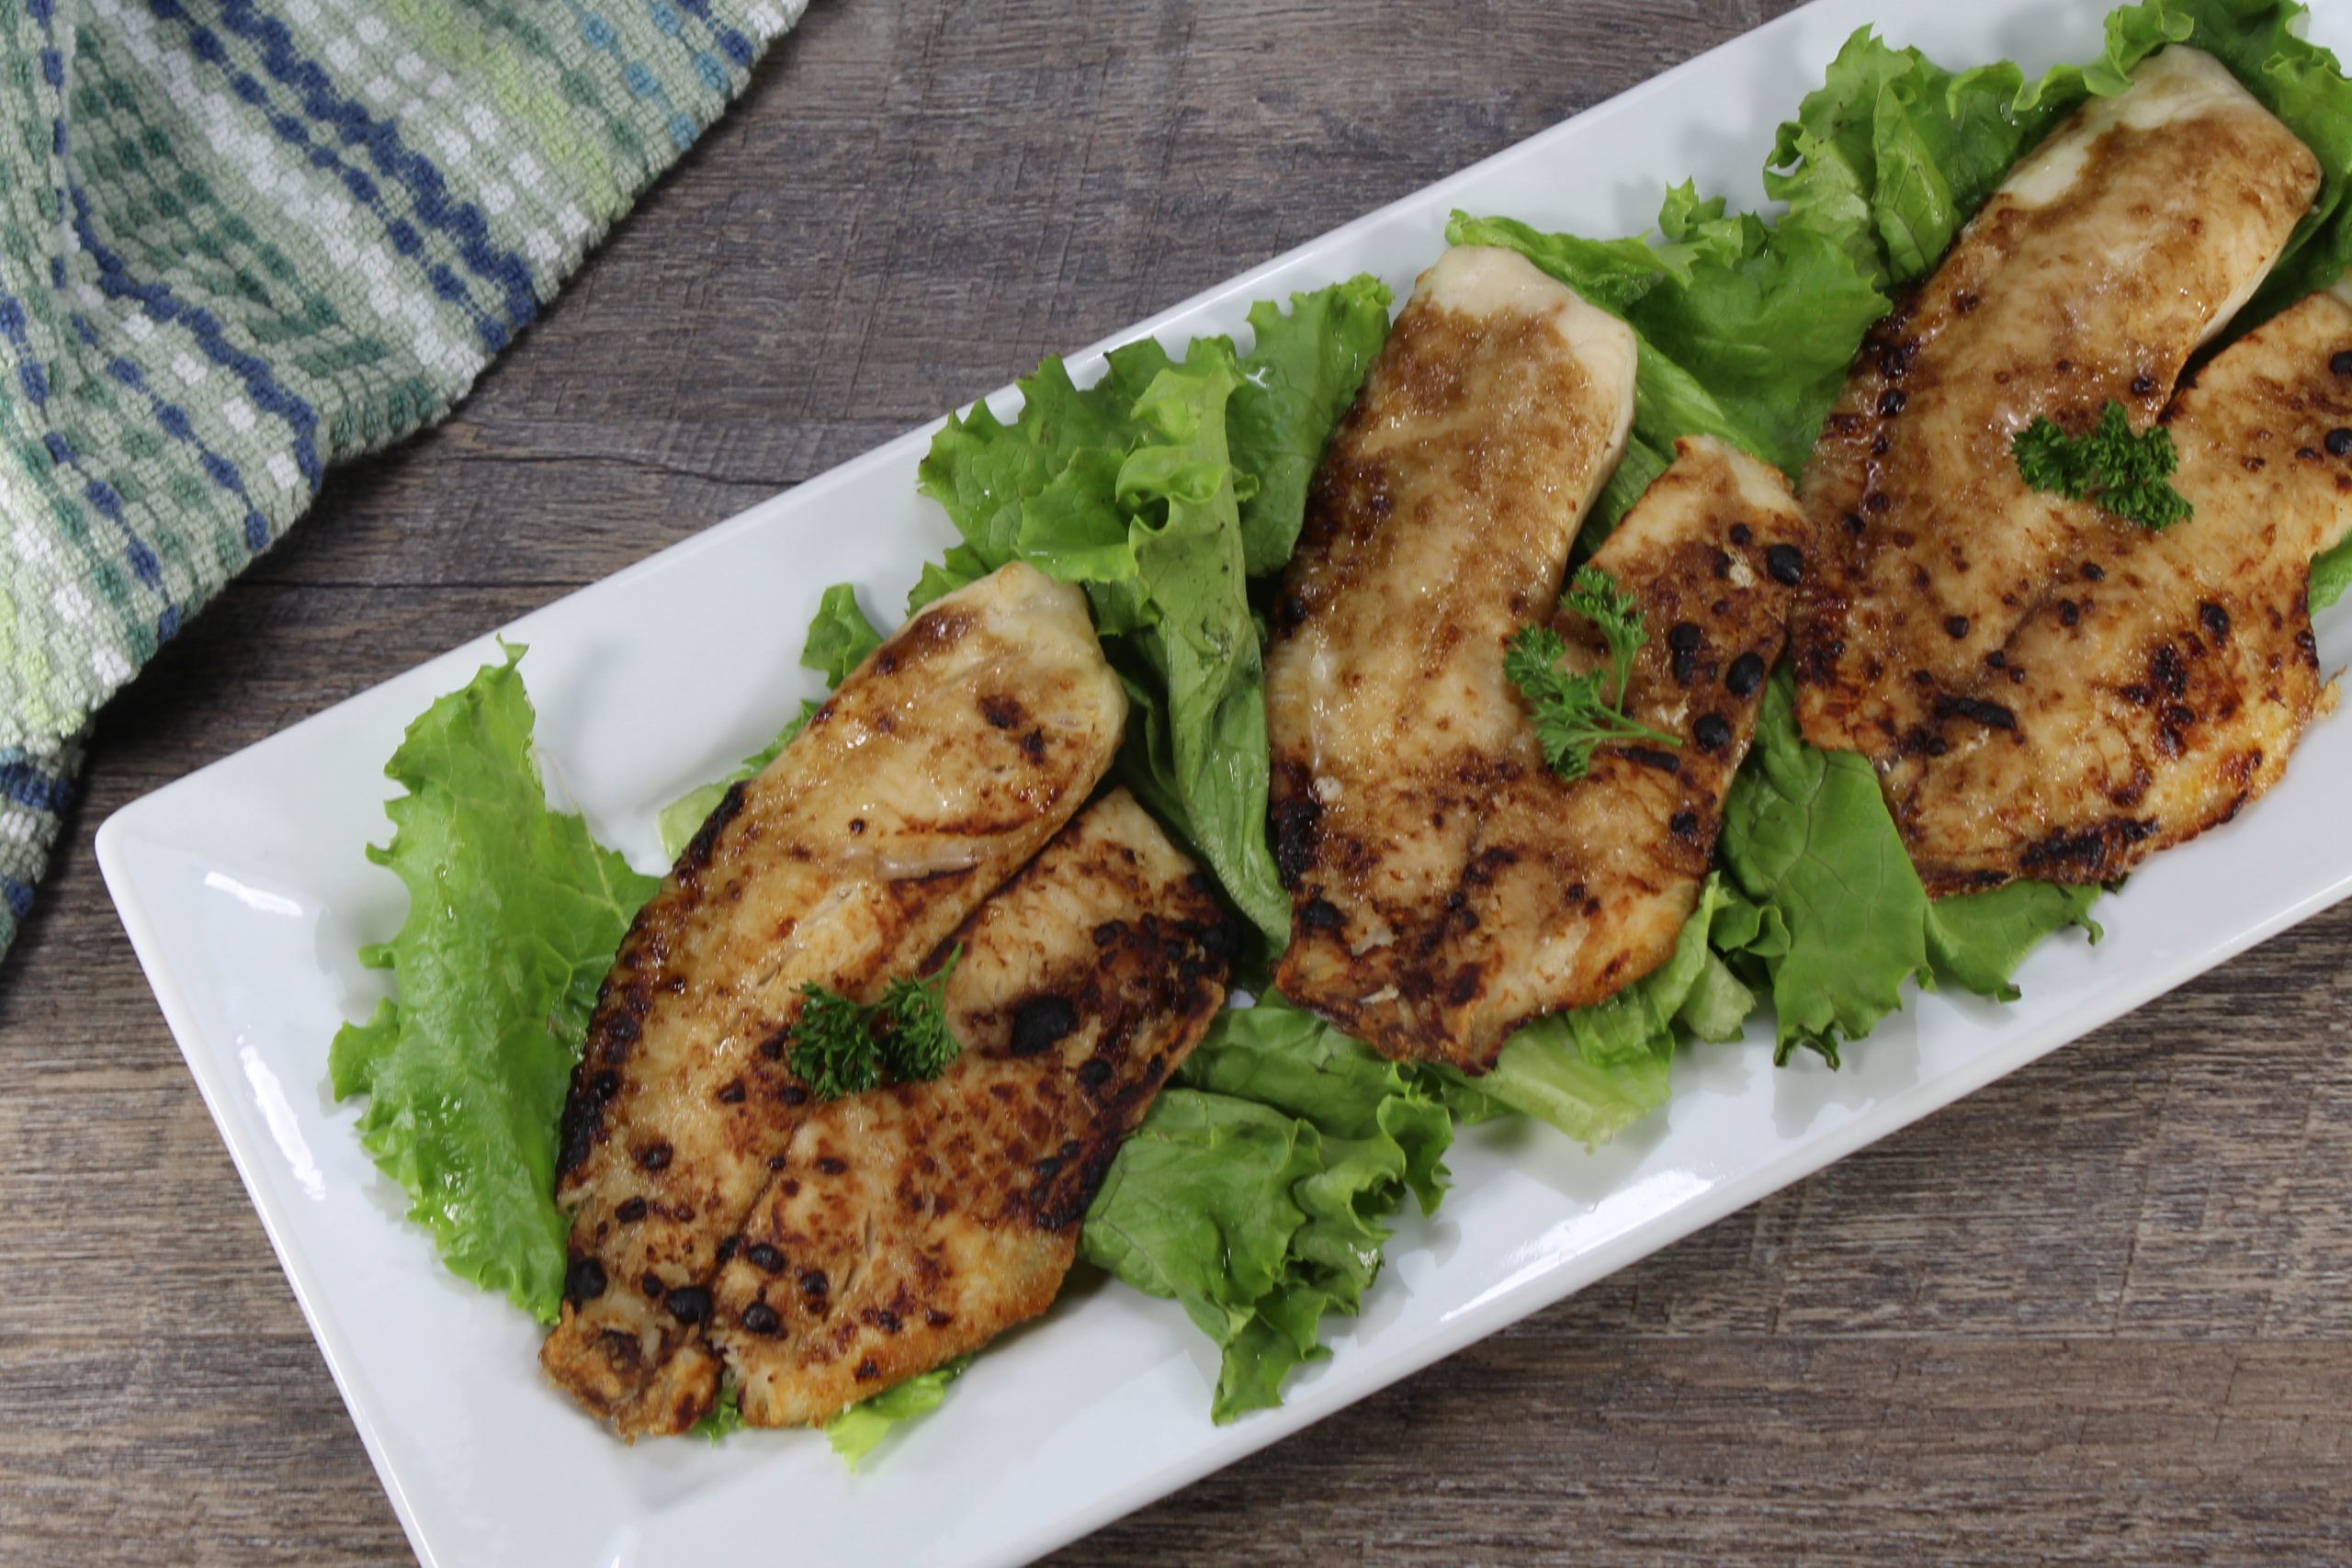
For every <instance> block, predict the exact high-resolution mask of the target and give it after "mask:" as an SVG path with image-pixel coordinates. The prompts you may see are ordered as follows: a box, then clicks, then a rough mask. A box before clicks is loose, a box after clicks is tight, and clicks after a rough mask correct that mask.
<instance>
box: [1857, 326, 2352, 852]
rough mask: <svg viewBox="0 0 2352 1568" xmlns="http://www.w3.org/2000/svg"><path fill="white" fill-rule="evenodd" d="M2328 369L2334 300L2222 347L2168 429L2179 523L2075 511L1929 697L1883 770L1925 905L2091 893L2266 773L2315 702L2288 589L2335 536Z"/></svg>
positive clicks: (2301, 590) (2345, 459)
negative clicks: (1995, 639) (2017, 601)
mask: <svg viewBox="0 0 2352 1568" xmlns="http://www.w3.org/2000/svg"><path fill="white" fill-rule="evenodd" d="M2339 364H2340V365H2343V366H2345V367H2347V369H2352V306H2347V304H2346V301H2345V299H2344V298H2342V297H2341V296H2339V295H2337V294H2320V295H2314V296H2313V297H2312V298H2311V299H2306V300H2304V301H2303V302H2302V303H2301V304H2300V305H2297V306H2295V307H2294V308H2293V309H2292V310H2288V311H2286V312H2284V313H2283V314H2281V315H2279V316H2278V317H2276V318H2275V319H2273V320H2272V321H2269V322H2267V324H2265V325H2264V326H2263V327H2262V328H2260V329H2259V330H2257V331H2256V332H2254V333H2249V334H2248V335H2247V336H2245V338H2242V339H2241V340H2239V341H2238V342H2237V343H2234V344H2231V345H2230V347H2229V348H2228V349H2227V350H2225V351H2224V352H2223V353H2222V354H2221V355H2219V356H2218V357H2217V358H2215V359H2214V360H2213V362H2212V363H2211V365H2209V366H2207V367H2205V369H2204V371H2203V373H2202V375H2201V376H2200V377H2199V379H2198V384H2197V385H2196V387H2195V388H2193V389H2190V390H2188V391H2186V392H2183V393H2182V394H2181V396H2180V399H2179V400H2178V401H2177V403H2176V404H2175V405H2174V407H2173V409H2172V410H2171V412H2170V413H2169V414H2168V416H2167V421H2168V423H2169V424H2170V427H2171V430H2172V434H2173V439H2174V440H2175V442H2176V443H2177V445H2178V446H2179V450H2180V468H2179V471H2178V473H2177V475H2176V476H2175V479H2174V483H2175V484H2176V486H2177V488H2178V489H2179V491H2180V492H2181V493H2182V494H2183V495H2184V496H2186V497H2188V500H2189V502H2191V503H2192V504H2193V505H2194V506H2195V507H2196V513H2195V515H2194V516H2193V517H2192V518H2190V519H2189V520H2188V521H2187V522H2184V523H2181V524H2177V525H2175V526H2174V527H2172V528H2170V529H2168V530H2166V531H2165V532H2164V533H2161V534H2150V533H2148V532H2146V531H2145V530H2143V529H2141V528H2138V527H2135V526H2133V525H2130V524H2128V523H2123V522H2120V521H2117V520H2114V519H2110V518H2107V517H2105V516H2104V515H2103V514H2099V515H2097V516H2091V517H2086V519H2084V521H2083V523H2082V528H2083V532H2084V533H2085V534H2086V536H2088V542H2087V544H2086V547H2085V549H2084V551H2083V553H2082V555H2081V556H2080V558H2078V559H2076V560H2074V561H2070V562H2068V563H2066V564H2067V567H2068V570H2067V571H2066V572H2065V574H2064V582H2063V585H2062V586H2059V587H2056V588H2054V589H2052V591H2051V592H2050V593H2049V594H2048V595H2047V596H2046V597H2045V598H2044V600H2043V602H2042V603H2041V604H2040V605H2039V606H2038V607H2037V608H2036V609H2035V610H2034V611H2033V613H2032V614H2031V615H2029V616H2027V617H2026V619H2025V621H2024V623H2023V624H2022V625H2021V626H2018V628H2017V629H2016V631H2015V632H2014V633H2013V634H2011V636H2010V637H2009V638H2008V640H2007V643H2006V645H2005V646H2004V647H2003V648H2002V649H2000V650H1999V651H1998V652H1997V654H1996V656H1995V657H1996V659H1997V660H1998V661H1999V666H2000V667H1999V668H1997V669H1987V670H1985V671H1983V672H1982V673H1981V674H1980V676H1979V678H1978V679H1977V680H1975V681H1973V682H1970V683H1968V684H1967V685H1966V686H1964V687H1962V688H1961V689H1960V690H1959V691H1958V692H1957V693H1952V694H1947V695H1946V696H1945V699H1944V701H1943V702H1942V703H1941V704H1940V705H1939V708H1938V710H1937V716H1935V717H1933V718H1931V719H1930V721H1929V724H1928V743H1927V744H1926V746H1924V747H1923V748H1922V749H1921V750H1920V752H1919V755H1918V757H1917V761H1916V763H1914V764H1913V765H1912V766H1911V767H1910V768H1907V769H1905V771H1904V772H1903V773H1901V774H1898V775H1897V776H1898V777H1899V778H1901V779H1902V780H1904V781H1905V785H1906V787H1905V788H1904V790H1903V792H1902V793H1901V794H1900V795H1898V796H1897V798H1896V802H1895V807H1896V809H1895V819H1896V821H1897V823H1898V824H1899V825H1900V826H1901V828H1902V829H1903V833H1904V839H1905V842H1906V843H1907V844H1908V846H1909V848H1910V851H1911V854H1912V858H1913V859H1914V860H1915V861H1917V863H1918V866H1919V872H1920V874H1921V876H1922V877H1923V878H1924V879H1925V880H1926V882H1927V885H1928V890H1929V891H1930V892H1934V893H1939V894H1942V893H1954V892H1962V891H1967V890H1969V889H1973V888H1982V887H1990V886H1998V885H1999V884H2001V883H2003V882H2007V881H2008V880H2010V879H2011V878H2014V877H2019V876H2028V877H2034V878H2037V879H2040V880H2042V881H2049V882H2073V883H2085V882H2104V881H2109V880H2111V879H2113V878H2115V877H2117V876H2120V875H2121V874H2123V873H2125V872H2126V871H2129V870H2130V869H2131V867H2133V866H2135V865H2137V864H2138V863H2141V862H2142V861H2143V860H2145V859H2146V858H2147V857H2148V856H2150V855H2152V854H2154V853H2155V852H2157V851H2158V850H2161V849H2164V848H2166V847H2168V846H2170V845H2173V844H2177V843H2179V842H2180V841H2181V840H2185V839H2188V838H2192V837H2194V836H2195V835H2196V834H2198V833H2200V832H2202V831H2204V830H2205V829H2208V828H2211V827H2212V826H2214V825H2216V824H2217V823H2222V822H2226V821H2228V820H2229V819H2230V818H2232V817H2233V816H2235V815H2236V814H2237V812H2238V811H2239V809H2240V808H2241V807H2244V806H2245V803H2246V802H2247V801H2249V800H2251V799H2253V798H2254V797H2255V796H2256V795H2260V794H2261V793H2262V792H2263V791H2264V790H2266V789H2268V788H2269V787H2270V786H2271V785H2272V784H2276V783H2277V782H2278V778H2279V776H2280V775H2281V774H2282V773H2284V772H2285V770H2286V766H2287V758H2288V756H2289V754H2290V752H2291V751H2292V750H2294V747H2295V744H2296V742H2297V741H2298V740H2299V739H2301V735H2302V732H2303V730H2304V728H2306V727H2307V726H2308V725H2309V724H2310V723H2311V721H2312V715H2313V714H2314V712H2315V711H2318V710H2319V709H2320V708H2321V707H2322V706H2323V705H2324V703H2325V702H2326V701H2327V700H2328V698H2327V694H2324V687H2323V684H2322V682H2321V680H2320V674H2319V666H2318V661H2317V657H2316V654H2315V651H2314V649H2313V645H2312V629H2311V618H2310V615H2309V613H2308V608H2307V605H2308V590H2307V582H2308V578H2309V568H2310V562H2311V558H2312V556H2313V555H2314V554H2315V553H2317V552H2318V551H2320V550H2323V549H2326V548H2328V547H2332V546H2334V545H2335V544H2336V543H2337V542H2338V541H2340V540H2341V539H2342V538H2343V537H2344V536H2345V534H2346V530H2347V529H2352V374H2346V373H2344V372H2342V371H2339V370H2338V369H2337V368H2336V366H2337V365H2339ZM2339 449H2340V452H2341V453H2342V454H2346V455H2339ZM2089 510H2090V509H2088V508H2085V511H2086V513H2087V512H2088V511H2089Z"/></svg>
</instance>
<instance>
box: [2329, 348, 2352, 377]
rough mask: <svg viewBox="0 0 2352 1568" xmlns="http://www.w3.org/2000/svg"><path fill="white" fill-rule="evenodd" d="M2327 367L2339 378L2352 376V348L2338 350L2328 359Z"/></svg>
mask: <svg viewBox="0 0 2352 1568" xmlns="http://www.w3.org/2000/svg"><path fill="white" fill-rule="evenodd" d="M2327 367H2328V368H2329V369H2330V370H2333V371H2335V373H2336V374H2337V375H2338V376H2352V348H2344V349H2338V350H2336V352H2335V355H2332V356H2331V357H2330V358H2329V359H2328V362H2327Z"/></svg>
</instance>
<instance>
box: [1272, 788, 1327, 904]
mask: <svg viewBox="0 0 2352 1568" xmlns="http://www.w3.org/2000/svg"><path fill="white" fill-rule="evenodd" d="M1322 815H1323V808H1322V807H1319V806H1317V805H1316V804H1315V802H1313V801H1312V800H1308V799H1306V798H1305V797H1304V796H1300V795H1293V796H1292V797H1291V798H1290V799H1288V800H1284V801H1282V802H1280V803H1279V804H1277V805H1276V806H1275V807H1274V810H1273V819H1274V869H1275V871H1277V872H1278V873H1280V874H1281V875H1282V879H1283V886H1285V887H1295V886H1298V881H1299V878H1300V877H1302V876H1304V875H1306V872H1307V869H1308V868H1309V867H1310V866H1312V865H1313V864H1314V863H1315V825H1316V823H1317V820H1319V819H1320V818H1321V817H1322Z"/></svg>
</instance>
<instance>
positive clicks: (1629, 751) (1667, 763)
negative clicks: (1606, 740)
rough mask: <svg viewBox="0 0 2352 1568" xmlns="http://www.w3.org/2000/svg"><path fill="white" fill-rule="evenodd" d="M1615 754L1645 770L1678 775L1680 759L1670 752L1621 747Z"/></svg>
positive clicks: (1648, 748) (1680, 764)
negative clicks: (1638, 764)
mask: <svg viewBox="0 0 2352 1568" xmlns="http://www.w3.org/2000/svg"><path fill="white" fill-rule="evenodd" d="M1617 754H1618V755H1619V756H1621V757H1623V758H1624V759H1625V760H1626V761H1629V762H1639V763H1640V764H1641V765H1642V766H1643V767H1645V768H1656V769H1657V771H1658V772H1659V773H1680V772H1681V771H1682V759H1681V758H1679V757H1678V756H1676V755H1675V754H1674V753H1673V752H1671V751H1660V750H1656V749H1654V748H1652V747H1648V746H1621V747H1619V748H1618V750H1617Z"/></svg>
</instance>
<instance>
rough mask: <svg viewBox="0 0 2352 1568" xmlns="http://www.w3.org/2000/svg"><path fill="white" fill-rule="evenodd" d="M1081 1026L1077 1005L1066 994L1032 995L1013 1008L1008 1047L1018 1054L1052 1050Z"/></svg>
mask: <svg viewBox="0 0 2352 1568" xmlns="http://www.w3.org/2000/svg"><path fill="white" fill-rule="evenodd" d="M1077 1028H1078V1009H1076V1008H1075V1007H1072V1006H1071V1005H1070V1003H1069V998H1066V997H1031V998H1029V999H1028V1000H1027V1001H1024V1002H1023V1003H1022V1004H1021V1005H1020V1006H1019V1007H1017V1008H1015V1009H1013V1010H1012V1040H1011V1043H1009V1044H1007V1045H1006V1047H1005V1049H1006V1050H1007V1051H1008V1052H1010V1053H1011V1054H1012V1055H1015V1056H1035V1055H1037V1054H1039V1053H1040V1052H1043V1051H1050V1050H1052V1049H1053V1048H1054V1047H1055V1046H1056V1045H1057V1044H1059V1043H1061V1042H1062V1041H1064V1040H1065V1039H1067V1038H1069V1034H1070V1032H1072V1031H1074V1030H1075V1029H1077Z"/></svg>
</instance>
